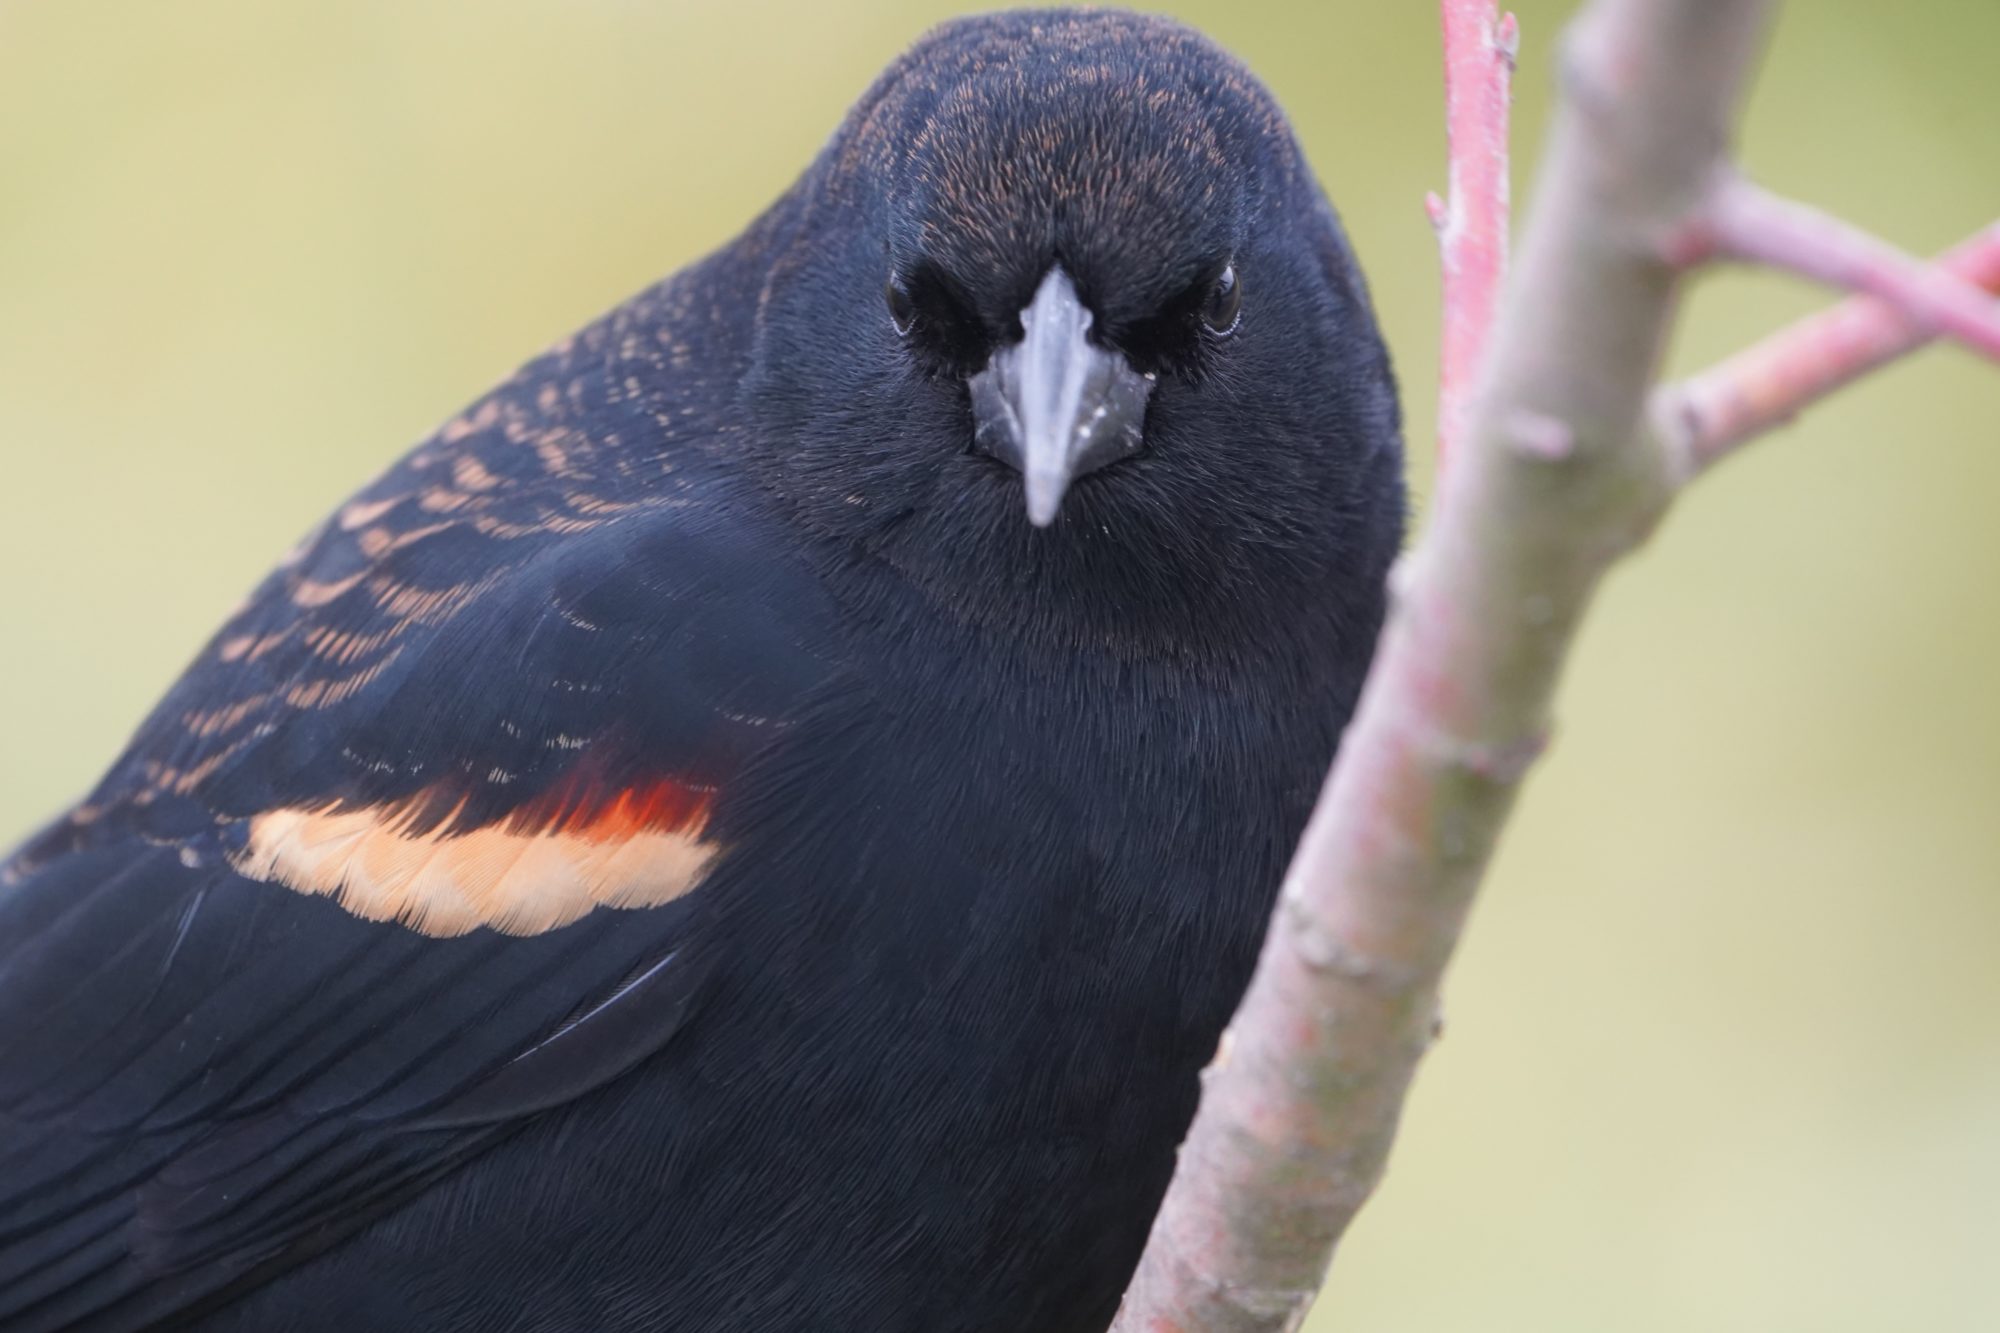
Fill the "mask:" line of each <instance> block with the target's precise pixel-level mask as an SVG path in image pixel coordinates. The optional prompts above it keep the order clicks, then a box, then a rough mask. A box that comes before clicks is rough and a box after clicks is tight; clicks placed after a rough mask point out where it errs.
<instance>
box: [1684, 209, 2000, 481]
mask: <svg viewBox="0 0 2000 1333" xmlns="http://www.w3.org/2000/svg"><path fill="white" fill-rule="evenodd" d="M1937 267H1939V268H1941V269H1944V270H1945V271H1947V272H1949V273H1951V274H1953V275H1954V276H1956V277H1958V278H1959V279H1961V280H1963V281H1965V282H1968V283H1971V284H1973V285H1975V286H1977V287H1980V288H1982V289H1984V290H1985V291H1987V292H1990V293H1994V294H1996V295H2000V222H1996V223H1994V224H1993V225H1992V226H1989V227H1988V228H1986V230H1984V231H1982V232H1980V233H1979V234H1978V235H1976V236H1974V237H1972V238H1971V239H1970V240H1967V241H1966V242H1964V243H1963V244H1961V245H1959V246H1958V247H1956V248H1955V249H1953V250H1951V251H1950V252H1949V253H1947V254H1945V255H1944V256H1942V257H1941V258H1939V259H1938V260H1937ZM1935 336H1936V333H1935V332H1934V330H1933V329H1932V328H1931V327H1929V326H1926V325H1925V324H1923V323H1921V322H1919V321H1918V320H1916V319H1913V318H1912V317H1911V316H1910V315H1909V314H1907V313H1905V312H1904V311H1903V310H1902V309H1900V308H1898V307H1897V306H1895V305H1893V304H1891V303H1890V302H1888V301H1884V300H1880V299H1878V298H1876V297H1872V296H1857V297H1855V298H1853V299H1852V300H1848V301H1843V302H1841V303H1840V304H1839V305H1837V306H1834V307H1832V308H1831V309H1828V310H1824V311H1821V312H1820V313H1818V314H1816V315H1811V316H1808V317H1807V318H1805V319H1802V320H1800V321H1799V322H1798V323H1797V324H1794V325H1793V326H1792V327H1790V328H1788V329H1785V330H1783V331H1781V332H1778V333H1775V334H1772V335H1771V336H1770V337H1768V338H1766V339H1764V340H1763V341H1762V342H1759V343H1757V344H1756V345H1755V346H1752V347H1748V348H1745V349H1744V350H1743V351H1741V352H1738V353H1737V354H1736V355H1734V356H1732V357H1730V358H1729V359H1727V360H1726V361H1723V362H1721V363H1720V364H1718V365H1715V366H1712V367H1710V368H1709V369H1707V370H1704V371H1702V372H1701V373H1700V374H1697V375H1694V376H1691V377H1690V378H1688V379H1686V380H1683V381H1681V382H1680V383H1678V384H1670V385H1666V386H1664V387H1662V388H1661V389H1660V390H1659V391H1658V392H1657V393H1655V394H1654V395H1653V406H1652V413H1651V415H1652V419H1653V425H1654V429H1655V430H1656V431H1657V432H1658V433H1659V435H1660V438H1661V440H1662V442H1663V443H1664V444H1665V445H1666V446H1667V448H1668V449H1669V450H1670V451H1671V452H1672V454H1673V457H1674V461H1675V468H1676V471H1677V472H1679V474H1680V475H1681V476H1683V477H1692V476H1694V475H1695V474H1696V473H1698V472H1701V471H1702V470H1704V469H1706V468H1708V467H1711V466H1713V465H1714V464H1715V463H1717V462H1719V461H1720V460H1722V459H1723V458H1726V457H1728V456H1729V455H1730V454H1732V453H1734V452H1735V451H1736V449H1737V447H1738V446H1739V445H1741V444H1743V443H1745V442H1746V441H1748V440H1752V439H1754V438H1756V437H1757V436H1759V435H1762V434H1763V433H1764V432H1766V431H1769V430H1772V429H1774V428H1776V427H1778V426H1782V425H1784V424H1785V423H1786V422H1788V421H1790V420H1791V419H1792V418H1793V417H1794V416H1796V415H1798V413H1800V412H1801V411H1803V410H1804V409H1805V408H1806V407H1808V406H1810V405H1811V404H1812V403H1815V402H1817V401H1819V400H1820V399H1821V398H1824V397H1826V396H1827V395H1828V394H1830V393H1832V392H1834V391H1835V390H1836V389H1840V388H1843V387H1845V386H1846V385H1848V384H1851V383H1853V382H1854V381H1855V380H1857V379H1859V378H1861V376H1863V375H1865V374H1867V373H1868V372H1869V371H1871V370H1875V369H1877V368H1878V367H1881V366H1885V365H1887V364H1888V363H1889V362H1891V361H1894V360H1895V359H1896V358H1898V357H1900V356H1905V355H1907V354H1908V353H1910V352H1913V351H1915V350H1917V349H1918V348H1920V347H1922V346H1923V345H1924V344H1926V343H1928V342H1929V341H1931V339H1932V338H1933V337H1935Z"/></svg>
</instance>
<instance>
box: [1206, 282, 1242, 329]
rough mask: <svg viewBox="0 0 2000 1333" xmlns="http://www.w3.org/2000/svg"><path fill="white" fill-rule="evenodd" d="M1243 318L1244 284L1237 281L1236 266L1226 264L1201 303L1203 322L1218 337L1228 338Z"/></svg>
mask: <svg viewBox="0 0 2000 1333" xmlns="http://www.w3.org/2000/svg"><path fill="white" fill-rule="evenodd" d="M1242 318H1243V284H1242V283H1241V282H1239V281H1237V278H1236V265H1234V264H1225V265H1223V268H1222V272H1221V273H1219V274H1217V275H1216V279H1215V285H1214V286H1212V287H1210V288H1209V289H1208V296H1207V298H1206V299H1205V300H1203V302H1202V303H1201V322H1202V323H1203V324H1205V325H1207V326H1208V331H1209V332H1210V333H1212V334H1214V335H1215V336H1216V337H1218V338H1227V337H1228V336H1229V335H1230V334H1232V333H1234V332H1236V325H1237V324H1238V323H1239V322H1240V321H1241V320H1242Z"/></svg>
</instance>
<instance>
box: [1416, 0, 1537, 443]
mask: <svg viewBox="0 0 2000 1333" xmlns="http://www.w3.org/2000/svg"><path fill="white" fill-rule="evenodd" d="M1440 8H1441V10H1442V14H1443V21H1444V88H1445V142H1446V151H1447V154H1448V158H1449V163H1450V165H1449V185H1448V187H1447V189H1448V194H1449V202H1447V201H1446V200H1444V199H1440V198H1438V197H1437V196H1436V195H1435V194H1433V195H1431V196H1430V197H1429V198H1428V199H1427V200H1426V201H1425V203H1426V207H1427V209H1428V211H1429V213H1430V219H1431V225H1432V226H1433V227H1434V228H1436V230H1437V234H1438V249H1439V252H1440V259H1441V262H1442V265H1443V270H1444V312H1445V318H1444V329H1443V337H1442V348H1441V352H1440V358H1439V367H1438V462H1439V465H1440V466H1442V465H1443V463H1444V462H1445V460H1446V458H1447V456H1448V455H1449V453H1450V451H1451V447H1452V445H1453V444H1455V443H1456V442H1457V440H1458V439H1459V437H1460V435H1461V434H1462V433H1463V431H1464V426H1465V413H1466V411H1467V404H1468V403H1469V401H1470V399H1471V396H1472V393H1473V387H1474V377H1475V376H1476V375H1477V374H1478V371H1479V359H1480V356H1481V355H1482V354H1483V353H1484V351H1485V348H1486V336H1487V334H1488V332H1489V331H1490V330H1491V329H1492V327H1493V313H1494V311H1495V310H1496V309H1497V308H1498V306H1499V303H1500V286H1501V283H1502V281H1503V280H1504V278H1505V277H1506V272H1507V216H1508V212H1509V203H1508V193H1509V184H1508V157H1507V145H1508V115H1509V112H1510V110H1511V107H1512V104H1513V96H1514V89H1513V84H1514V57H1515V53H1516V52H1517V51H1518V50H1519V49H1520V45H1521V30H1520V25H1519V24H1518V23H1516V21H1515V19H1514V16H1513V15H1512V14H1501V13H1499V12H1498V7H1497V6H1496V5H1495V3H1494V0H1442V4H1441V6H1440Z"/></svg>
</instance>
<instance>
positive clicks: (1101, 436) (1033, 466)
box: [971, 268, 1154, 528]
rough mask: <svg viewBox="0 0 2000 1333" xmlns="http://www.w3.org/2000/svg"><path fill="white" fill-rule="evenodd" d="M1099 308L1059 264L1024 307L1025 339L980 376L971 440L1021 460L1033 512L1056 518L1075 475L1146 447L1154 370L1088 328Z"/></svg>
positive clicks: (1036, 520) (1037, 520) (1032, 517)
mask: <svg viewBox="0 0 2000 1333" xmlns="http://www.w3.org/2000/svg"><path fill="white" fill-rule="evenodd" d="M1090 320H1091V313H1090V311H1089V310H1088V309H1087V308H1086V307H1085V306H1084V304H1083V302H1082V301H1081V300H1079V299H1078V298H1077V294H1076V286H1075V284H1073V283H1072V282H1071V281H1070V280H1069V275H1068V274H1066V273H1064V272H1063V271H1062V269H1060V268H1052V269H1050V270H1049V274H1048V276H1047V277H1045V278H1043V279H1042V285H1041V286H1040V287H1038V288H1036V289H1035V299H1034V300H1033V301H1030V302H1029V303H1028V308H1027V309H1025V310H1023V311H1022V312H1021V328H1022V337H1021V341H1020V342H1018V343H1015V344H1014V345H1013V346H1011V347H1003V348H1001V349H1000V350H999V351H997V352H995V353H994V354H993V359H992V360H991V361H989V362H987V363H986V369H984V370H982V371H980V372H979V373H978V374H977V375H974V376H973V377H972V381H971V387H972V416H973V423H974V435H973V444H974V446H975V447H976V448H979V449H982V450H984V451H985V452H987V453H990V454H992V455H993V456H994V457H995V458H998V459H1000V460H1001V461H1003V462H1005V463H1008V464H1010V465H1011V466H1013V467H1015V468H1018V469H1020V472H1021V477H1022V480H1023V481H1024V482H1025V483H1026V485H1027V492H1028V521H1029V522H1030V523H1033V524H1034V525H1035V526H1036V527H1038V528H1045V527H1047V526H1048V525H1049V524H1050V523H1052V522H1054V521H1055V516H1056V509H1057V507H1058V506H1059V505H1061V504H1062V498H1063V492H1064V491H1066V490H1068V489H1069V485H1070V483H1071V482H1072V481H1074V480H1076V479H1077V478H1078V477H1080V476H1082V475H1083V474H1084V473H1086V472H1094V471H1096V470H1097V469H1098V468H1101V467H1103V466H1104V465H1105V464H1107V463H1114V462H1116V461H1117V460H1119V459H1121V458H1124V457H1126V456H1127V455H1129V454H1133V453H1136V452H1138V449H1139V446H1140V444H1141V442H1142V440H1143V428H1144V425H1145V420H1146V400H1147V398H1149V397H1150V396H1151V395H1152V392H1153V378H1154V377H1153V376H1151V375H1142V374H1140V373H1139V372H1138V371H1136V370H1134V369H1132V367H1131V366H1130V365H1128V364H1126V361H1125V358H1124V357H1123V356H1121V355H1120V354H1119V353H1117V352H1115V351H1110V350H1107V349H1105V348H1102V347H1098V346H1096V345H1094V344H1093V343H1091V342H1090V341H1089V339H1088V337H1087V335H1088V333H1089V332H1090Z"/></svg>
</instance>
